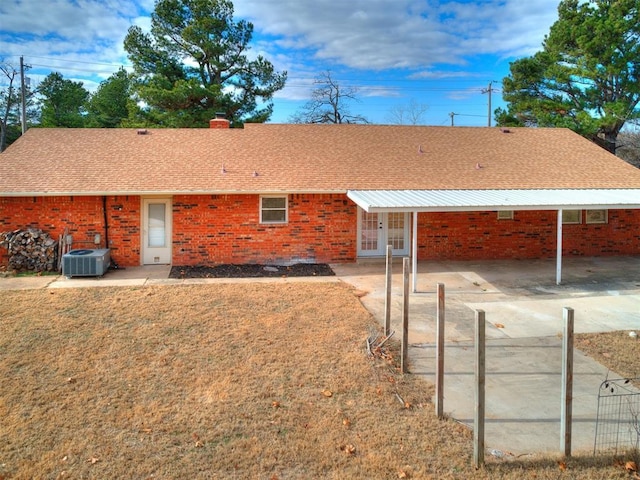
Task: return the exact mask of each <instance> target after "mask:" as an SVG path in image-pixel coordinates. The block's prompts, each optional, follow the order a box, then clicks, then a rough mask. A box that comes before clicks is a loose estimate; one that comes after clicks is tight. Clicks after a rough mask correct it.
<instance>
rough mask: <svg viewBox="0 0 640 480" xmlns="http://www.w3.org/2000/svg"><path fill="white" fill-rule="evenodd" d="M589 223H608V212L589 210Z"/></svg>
mask: <svg viewBox="0 0 640 480" xmlns="http://www.w3.org/2000/svg"><path fill="white" fill-rule="evenodd" d="M586 220H587V223H607V211H606V210H587V214H586Z"/></svg>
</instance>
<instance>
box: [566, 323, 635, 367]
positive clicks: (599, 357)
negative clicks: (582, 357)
mask: <svg viewBox="0 0 640 480" xmlns="http://www.w3.org/2000/svg"><path fill="white" fill-rule="evenodd" d="M639 330H640V329H639ZM638 333H640V331H639V332H638ZM575 347H576V348H579V349H580V350H581V351H582V352H584V353H585V354H587V355H589V356H590V357H591V358H593V359H594V360H596V361H597V362H599V363H601V364H602V365H604V366H606V367H607V368H609V370H611V371H612V372H616V374H612V376H616V377H617V376H618V375H621V376H622V377H624V378H640V339H638V337H635V338H632V337H630V336H629V331H620V332H607V333H583V334H580V335H576V343H575Z"/></svg>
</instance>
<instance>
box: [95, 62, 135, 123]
mask: <svg viewBox="0 0 640 480" xmlns="http://www.w3.org/2000/svg"><path fill="white" fill-rule="evenodd" d="M130 97H131V79H130V77H129V74H128V73H127V72H126V71H125V70H124V69H123V68H121V69H120V70H118V71H117V72H116V73H114V74H113V75H111V76H110V77H109V78H108V79H107V80H105V81H104V82H102V83H100V86H99V87H98V89H97V90H96V91H95V93H94V94H93V95H91V98H90V100H89V102H88V104H87V111H88V115H87V122H86V125H87V126H88V127H101V128H117V127H121V126H122V124H123V123H124V122H126V120H127V119H128V117H129V105H130Z"/></svg>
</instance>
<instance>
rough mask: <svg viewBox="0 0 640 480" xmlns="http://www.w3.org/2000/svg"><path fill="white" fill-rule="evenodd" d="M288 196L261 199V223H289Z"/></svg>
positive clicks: (262, 197) (263, 197)
mask: <svg viewBox="0 0 640 480" xmlns="http://www.w3.org/2000/svg"><path fill="white" fill-rule="evenodd" d="M287 203H288V202H287V196H286V195H281V196H261V197H260V223H287Z"/></svg>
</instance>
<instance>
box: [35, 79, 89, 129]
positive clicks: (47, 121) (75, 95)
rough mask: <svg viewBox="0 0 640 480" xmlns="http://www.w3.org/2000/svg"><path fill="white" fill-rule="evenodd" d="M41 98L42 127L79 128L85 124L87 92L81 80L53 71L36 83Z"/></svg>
mask: <svg viewBox="0 0 640 480" xmlns="http://www.w3.org/2000/svg"><path fill="white" fill-rule="evenodd" d="M37 92H38V93H39V94H40V96H41V97H42V98H41V105H42V110H41V117H40V124H41V126H43V127H68V128H79V127H84V126H85V119H86V102H87V100H88V99H89V92H88V91H87V90H86V89H85V88H84V87H83V85H82V82H74V81H72V80H67V79H65V78H63V76H62V74H60V73H58V72H53V73H50V74H49V75H47V77H46V78H45V79H44V80H43V81H42V83H41V84H40V85H38V88H37Z"/></svg>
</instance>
